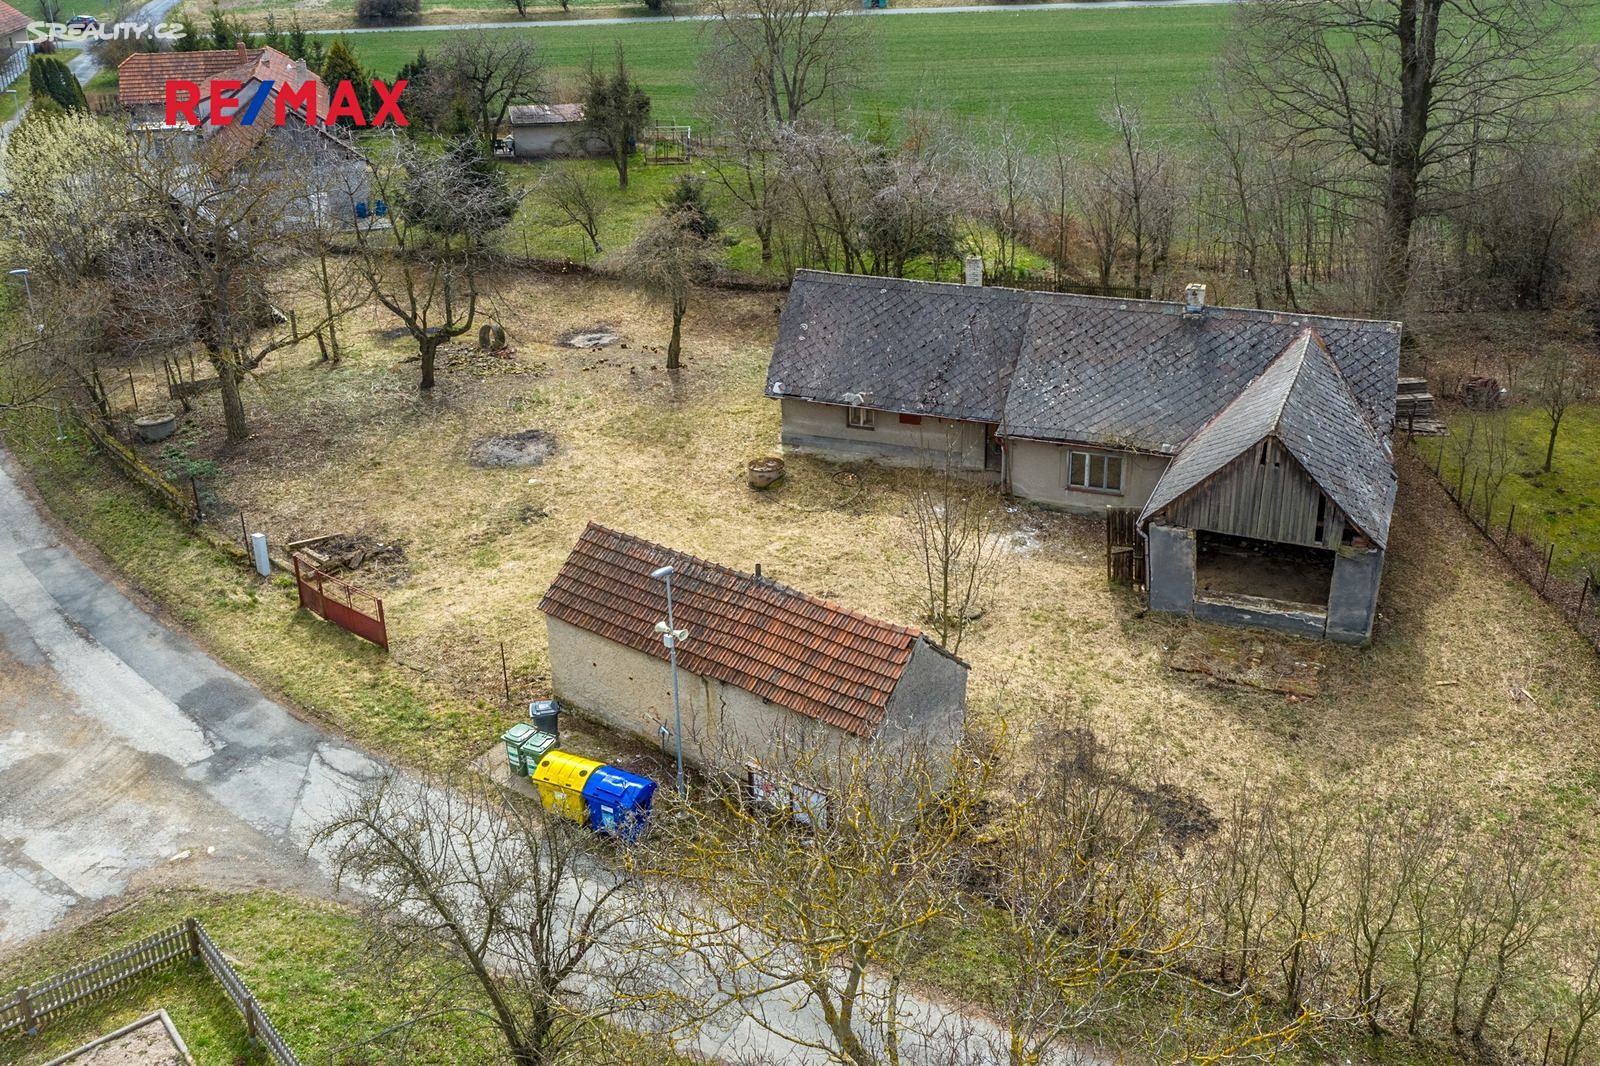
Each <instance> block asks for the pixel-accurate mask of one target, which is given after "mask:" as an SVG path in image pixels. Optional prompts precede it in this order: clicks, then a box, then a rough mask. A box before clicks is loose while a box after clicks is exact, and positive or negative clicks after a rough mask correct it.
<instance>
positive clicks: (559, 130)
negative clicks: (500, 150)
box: [511, 122, 605, 159]
mask: <svg viewBox="0 0 1600 1066" xmlns="http://www.w3.org/2000/svg"><path fill="white" fill-rule="evenodd" d="M604 150H605V149H604V146H603V145H600V144H598V143H597V142H596V141H595V140H594V138H592V137H584V136H583V127H582V126H581V125H579V124H578V123H575V122H564V123H549V124H546V125H540V126H513V127H512V128H511V154H512V155H514V156H516V157H517V158H518V159H547V158H549V157H550V156H561V155H598V154H600V153H601V152H603V151H604Z"/></svg>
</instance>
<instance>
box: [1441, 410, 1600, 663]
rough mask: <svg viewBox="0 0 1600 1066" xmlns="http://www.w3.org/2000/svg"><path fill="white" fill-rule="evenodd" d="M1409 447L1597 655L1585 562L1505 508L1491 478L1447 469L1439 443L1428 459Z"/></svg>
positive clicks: (1594, 595) (1595, 616) (1597, 611)
mask: <svg viewBox="0 0 1600 1066" xmlns="http://www.w3.org/2000/svg"><path fill="white" fill-rule="evenodd" d="M1411 448H1412V451H1413V453H1414V454H1415V455H1416V457H1417V459H1418V460H1419V462H1420V463H1421V465H1422V467H1423V468H1424V469H1425V470H1427V471H1428V473H1429V474H1431V475H1432V476H1433V477H1434V479H1435V480H1436V481H1438V483H1439V485H1440V486H1441V487H1442V488H1443V489H1444V491H1445V494H1446V495H1447V496H1449V497H1450V501H1451V502H1452V503H1454V504H1455V505H1456V508H1457V510H1459V511H1460V512H1461V513H1462V515H1464V516H1465V517H1466V519H1467V521H1469V522H1471V523H1472V526H1473V528H1474V529H1476V530H1477V531H1478V532H1479V533H1481V534H1482V535H1483V537H1484V539H1485V540H1487V541H1488V542H1489V543H1490V544H1492V545H1493V546H1494V547H1495V548H1497V549H1498V550H1499V552H1500V554H1501V555H1502V556H1503V557H1504V558H1505V560H1506V561H1507V562H1508V563H1510V564H1511V568H1512V569H1513V570H1515V571H1516V572H1517V573H1518V574H1519V575H1520V576H1521V577H1522V579H1523V580H1524V581H1526V582H1527V583H1528V586H1529V587H1530V588H1532V589H1533V591H1534V592H1536V593H1538V595H1539V597H1540V598H1541V599H1543V600H1544V601H1545V602H1547V603H1549V604H1551V605H1553V606H1554V607H1556V608H1557V609H1558V610H1559V611H1560V612H1561V613H1562V614H1563V615H1565V616H1566V617H1567V618H1568V619H1569V620H1570V621H1571V622H1572V624H1573V626H1574V627H1575V628H1576V629H1577V630H1578V632H1580V633H1582V634H1583V636H1584V637H1585V639H1587V640H1588V641H1589V643H1590V644H1591V645H1593V646H1594V648H1595V650H1597V651H1600V589H1597V588H1596V584H1595V575H1594V571H1593V569H1592V568H1591V566H1590V565H1588V561H1587V560H1585V559H1583V558H1582V557H1581V556H1579V555H1577V554H1576V553H1573V552H1566V551H1563V550H1562V546H1561V545H1560V544H1559V543H1557V542H1556V541H1554V540H1550V539H1547V538H1545V537H1543V536H1541V535H1540V534H1539V532H1538V525H1537V523H1536V521H1535V517H1534V515H1533V514H1531V513H1530V512H1529V511H1527V510H1526V509H1524V510H1523V511H1522V512H1521V513H1520V514H1519V513H1518V507H1517V504H1516V503H1503V501H1502V494H1501V493H1500V492H1499V491H1497V487H1495V486H1493V478H1492V477H1489V476H1486V473H1487V472H1486V471H1485V469H1484V468H1483V467H1482V466H1481V465H1480V464H1478V463H1476V462H1474V463H1471V464H1470V465H1469V463H1468V462H1466V461H1462V462H1459V463H1457V464H1456V465H1455V467H1454V468H1453V469H1447V468H1446V466H1445V448H1444V446H1443V445H1442V444H1440V445H1439V446H1438V447H1437V448H1436V449H1435V450H1434V452H1433V454H1432V455H1431V456H1430V455H1428V454H1426V453H1425V452H1424V451H1423V450H1422V449H1421V448H1419V447H1418V446H1417V443H1416V441H1412V442H1411Z"/></svg>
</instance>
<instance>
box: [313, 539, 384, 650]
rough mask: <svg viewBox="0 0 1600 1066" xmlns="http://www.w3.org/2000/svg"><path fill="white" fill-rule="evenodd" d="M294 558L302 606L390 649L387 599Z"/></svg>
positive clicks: (362, 637) (364, 638)
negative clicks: (386, 611)
mask: <svg viewBox="0 0 1600 1066" xmlns="http://www.w3.org/2000/svg"><path fill="white" fill-rule="evenodd" d="M293 559H294V583H295V585H296V587H297V588H299V590H300V606H302V607H304V608H305V609H306V610H308V611H310V612H311V613H312V614H315V615H320V616H321V617H323V618H325V619H327V620H328V621H330V622H332V623H333V624H334V625H336V626H339V627H341V628H343V629H347V630H349V631H350V632H352V633H354V634H355V635H356V636H358V637H360V638H361V639H363V640H370V641H371V642H372V643H374V644H376V645H377V646H378V647H380V648H382V649H383V650H384V651H388V650H389V629H388V626H387V625H386V624H385V623H384V618H383V600H381V599H379V598H378V597H377V596H374V595H373V594H372V593H370V592H365V591H363V590H361V589H358V588H356V587H355V586H354V585H351V584H348V583H346V582H343V581H340V580H339V579H338V578H336V577H334V576H332V575H331V574H325V573H323V572H322V571H321V570H318V569H317V568H316V567H314V566H312V565H311V564H310V563H308V562H305V561H303V560H302V559H301V558H300V556H298V555H296V556H293ZM369 604H370V606H367V605H369Z"/></svg>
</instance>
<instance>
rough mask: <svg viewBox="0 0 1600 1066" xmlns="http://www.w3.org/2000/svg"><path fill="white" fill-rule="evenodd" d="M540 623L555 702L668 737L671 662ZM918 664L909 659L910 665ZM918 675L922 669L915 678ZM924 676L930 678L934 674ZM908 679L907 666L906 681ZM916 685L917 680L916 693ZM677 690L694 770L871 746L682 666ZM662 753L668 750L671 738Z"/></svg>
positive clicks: (620, 726)
mask: <svg viewBox="0 0 1600 1066" xmlns="http://www.w3.org/2000/svg"><path fill="white" fill-rule="evenodd" d="M545 623H546V626H547V627H548V631H549V637H550V680H551V687H552V688H553V689H554V691H555V696H556V698H557V699H559V700H560V701H561V702H562V703H563V704H564V705H566V706H569V707H572V708H574V709H576V710H579V711H581V712H583V713H585V714H586V715H588V716H589V717H591V718H594V719H596V720H598V721H601V722H604V723H605V724H606V725H608V726H610V727H611V728H613V729H616V730H619V731H621V732H624V733H629V734H632V735H633V736H636V737H638V738H639V739H641V740H643V741H645V742H646V743H649V744H660V743H661V727H662V726H665V727H666V728H667V729H668V730H669V732H670V730H671V729H672V726H673V714H672V677H671V670H670V668H669V667H668V665H667V664H666V663H665V662H662V661H661V660H659V659H656V658H653V657H652V656H649V655H646V654H644V653H643V652H640V651H635V650H634V649H632V648H629V647H626V646H624V645H621V644H617V643H614V642H612V641H609V640H607V639H605V638H604V637H601V636H597V635H596V634H593V633H590V632H588V631H587V630H584V629H579V628H578V627H577V626H574V625H570V624H569V623H566V622H563V621H561V620H559V619H556V618H549V617H547V618H546V619H545ZM931 654H934V655H937V654H938V653H936V652H932V653H931ZM915 659H916V657H915V656H913V661H914V663H915ZM929 665H930V666H931V665H932V664H929ZM922 672H923V671H922V670H919V671H918V674H921V673H922ZM928 673H929V674H930V675H931V674H933V670H931V669H930V670H929V671H928ZM911 674H912V671H911V669H910V667H908V668H907V675H908V677H910V676H911ZM901 683H902V684H904V683H905V679H902V682H901ZM921 687H922V686H921V684H917V683H914V688H915V689H920V688H921ZM678 689H679V704H680V706H681V708H682V712H683V757H684V761H685V762H686V763H690V764H692V765H694V766H697V767H702V768H706V769H712V770H721V771H724V772H728V773H740V772H741V771H742V769H743V767H744V764H745V763H746V762H748V761H750V760H752V759H754V760H757V761H763V762H766V763H768V764H769V765H771V764H774V763H778V764H781V763H782V762H783V756H784V755H785V754H787V753H794V752H813V753H820V754H826V755H833V756H837V757H841V758H849V757H851V756H852V755H854V754H857V753H859V752H861V751H862V750H863V749H864V748H865V747H866V746H867V744H868V742H867V741H864V740H862V739H861V738H859V737H856V736H854V735H853V734H850V733H846V732H845V731H843V730H841V729H835V728H834V727H833V726H830V725H826V724H824V723H822V722H818V721H816V720H814V719H811V718H807V717H805V716H804V715H799V714H795V713H794V712H792V711H789V710H786V709H784V708H782V707H779V706H777V705H776V704H773V703H770V702H768V701H766V700H764V699H762V698H761V697H760V696H757V695H755V694H754V693H751V692H747V691H745V690H744V689H741V688H736V687H734V686H732V685H725V684H723V683H722V682H721V681H718V680H716V679H714V678H708V677H702V676H700V675H698V674H694V673H691V672H689V671H688V670H685V669H683V668H682V667H680V668H679V670H678ZM962 691H963V692H964V691H965V678H964V677H963V679H962ZM898 694H899V686H896V695H898ZM915 718H916V715H915V714H913V713H912V711H911V709H910V707H907V708H906V709H905V710H904V711H902V712H901V715H900V718H899V721H904V722H908V723H912V724H914V722H915ZM665 750H667V751H669V752H670V751H672V750H673V746H672V742H671V740H670V739H669V740H668V741H667V743H666V745H665Z"/></svg>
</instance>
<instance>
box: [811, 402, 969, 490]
mask: <svg viewBox="0 0 1600 1066" xmlns="http://www.w3.org/2000/svg"><path fill="white" fill-rule="evenodd" d="M782 408H783V430H782V440H783V443H784V446H785V447H788V448H793V449H795V450H797V451H802V452H812V453H815V454H818V455H826V456H829V457H831V458H839V459H874V460H877V461H879V462H883V463H889V464H893V465H900V466H919V465H922V464H925V463H938V462H941V461H942V460H941V456H942V454H943V452H944V449H945V441H946V440H947V439H953V441H954V443H955V447H956V450H957V453H958V454H959V455H960V458H961V468H962V469H963V470H973V471H982V470H983V468H984V467H983V452H984V426H983V423H982V422H958V421H954V420H952V419H945V418H931V417H927V416H924V417H923V419H922V424H921V425H909V424H906V423H903V422H901V421H900V416H899V415H897V414H894V413H892V412H888V411H879V412H878V413H877V426H876V428H874V429H851V428H850V427H849V426H848V425H846V424H845V419H846V417H847V412H848V411H849V408H848V407H845V406H844V405H842V404H830V403H812V402H811V401H809V400H796V399H784V400H783V401H782ZM947 435H948V436H947ZM994 473H995V475H996V476H998V475H999V472H998V471H995V472H994Z"/></svg>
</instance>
